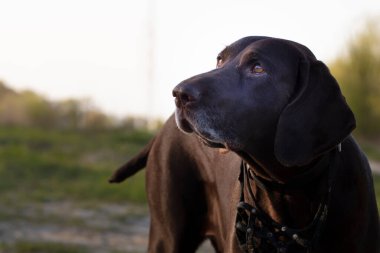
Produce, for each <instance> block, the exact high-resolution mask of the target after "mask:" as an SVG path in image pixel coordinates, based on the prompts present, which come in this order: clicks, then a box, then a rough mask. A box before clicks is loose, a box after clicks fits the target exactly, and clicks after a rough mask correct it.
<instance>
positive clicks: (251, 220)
mask: <svg viewBox="0 0 380 253" xmlns="http://www.w3.org/2000/svg"><path fill="white" fill-rule="evenodd" d="M337 151H339V152H341V148H340V146H338V149H337V150H334V151H331V152H330V154H329V155H328V159H326V160H327V163H318V164H317V165H316V166H315V167H320V166H327V169H328V170H329V178H328V189H327V191H326V193H325V194H324V196H323V197H322V200H321V202H320V203H319V207H318V210H317V212H316V213H315V215H314V218H313V220H312V221H311V222H310V223H309V225H307V226H306V227H304V228H301V229H296V228H290V227H288V226H286V225H285V224H280V223H277V222H276V221H274V220H273V219H272V218H271V217H270V216H269V215H267V214H266V213H265V212H264V211H263V210H262V209H261V208H260V207H259V205H258V201H257V200H256V198H255V195H254V194H253V191H252V188H251V184H250V179H253V180H254V181H255V183H256V184H257V185H258V186H259V187H260V188H262V189H263V190H266V191H268V190H270V187H268V186H267V185H266V182H263V181H262V180H260V179H259V178H258V177H255V176H253V177H252V174H251V173H250V172H249V168H248V166H247V164H246V163H245V162H242V163H241V168H240V170H241V171H240V176H239V181H240V183H241V196H240V203H239V204H238V206H237V217H236V236H237V239H238V243H239V246H240V248H241V249H242V251H243V252H245V253H264V252H265V253H286V252H289V250H290V249H296V248H297V249H298V250H299V251H300V252H308V253H309V252H311V250H312V249H313V247H314V246H315V243H316V242H317V241H318V238H319V236H320V233H321V231H322V227H323V225H324V223H325V221H326V217H327V214H328V210H329V203H330V195H331V191H332V187H333V182H334V178H335V174H336V171H335V170H336V169H335V168H337V164H336V162H337V161H336V160H337V158H338V153H337ZM322 159H323V158H322ZM333 160H334V161H333ZM314 169H317V168H314ZM284 186H286V185H284ZM245 187H247V190H248V193H249V195H250V197H251V199H252V200H253V205H251V204H249V203H247V202H246V201H245V197H244V189H245Z"/></svg>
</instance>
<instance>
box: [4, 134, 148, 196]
mask: <svg viewBox="0 0 380 253" xmlns="http://www.w3.org/2000/svg"><path fill="white" fill-rule="evenodd" d="M150 138H151V134H149V133H147V132H142V131H133V132H131V131H129V132H127V131H121V130H114V131H110V130H109V131H102V132H100V131H98V132H82V131H59V130H46V129H45V130H42V129H25V128H24V129H23V128H17V129H15V128H0V178H1V180H0V201H9V200H17V201H28V202H33V201H49V200H65V199H69V200H74V201H89V202H90V201H135V202H145V186H144V171H142V172H140V173H139V174H137V175H136V176H134V177H132V178H130V179H129V180H128V181H127V183H125V184H122V185H111V184H109V183H108V182H107V180H108V178H109V177H110V176H111V174H112V172H113V171H114V170H115V169H116V168H118V167H119V166H120V165H122V164H123V163H124V162H125V161H127V160H128V159H129V158H130V157H131V156H133V155H134V154H135V153H137V152H138V150H140V149H141V148H142V147H143V145H144V144H145V143H146V142H147V141H148V140H149V139H150Z"/></svg>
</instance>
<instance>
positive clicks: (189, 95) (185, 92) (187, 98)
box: [173, 83, 199, 108]
mask: <svg viewBox="0 0 380 253" xmlns="http://www.w3.org/2000/svg"><path fill="white" fill-rule="evenodd" d="M173 97H175V105H176V106H177V107H178V108H181V107H185V106H187V105H189V104H190V103H194V102H196V101H197V100H198V98H199V91H198V90H197V89H195V88H194V87H192V85H189V84H186V83H180V84H178V85H177V86H176V87H175V88H174V89H173Z"/></svg>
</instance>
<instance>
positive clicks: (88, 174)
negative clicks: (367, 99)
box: [0, 127, 380, 253]
mask: <svg viewBox="0 0 380 253" xmlns="http://www.w3.org/2000/svg"><path fill="white" fill-rule="evenodd" d="M151 137H152V134H151V133H148V132H144V131H122V130H112V131H111V130H105V131H97V132H84V131H78V130H76V131H74V130H72V131H68V130H66V131H59V130H53V129H50V130H49V129H37V128H28V129H27V128H1V127H0V204H1V205H0V206H1V207H2V208H1V209H0V221H9V220H24V221H28V222H30V224H49V223H53V224H57V225H58V226H60V224H61V225H62V226H64V225H67V226H70V227H81V228H84V227H86V226H89V225H88V224H87V223H86V222H84V221H83V220H80V219H77V218H75V217H72V216H70V215H66V216H67V217H65V218H62V217H60V216H59V215H58V216H57V215H54V214H49V215H48V214H47V213H46V212H44V211H41V210H42V209H41V210H40V209H38V208H39V207H41V208H42V206H44V205H45V204H46V203H48V202H60V201H69V202H70V203H74V205H80V206H82V207H88V208H90V209H91V210H97V208H98V207H99V206H98V205H99V203H102V204H104V203H125V202H127V201H130V202H135V203H146V197H145V185H144V184H145V180H144V172H145V171H144V170H142V171H141V172H139V173H138V174H137V175H135V176H133V177H131V178H129V179H128V181H126V182H125V183H124V184H121V185H120V184H116V185H112V184H109V183H108V181H107V180H108V178H109V177H110V176H111V174H112V172H113V171H114V170H115V169H116V168H118V167H119V166H120V165H122V164H123V163H124V162H126V161H127V160H128V159H129V158H131V157H132V156H133V155H134V154H136V153H137V152H138V151H139V150H140V149H141V148H142V147H143V146H144V145H145V143H147V141H148V140H149V139H150V138H151ZM361 145H362V147H363V149H364V150H365V152H366V153H367V154H368V156H369V157H370V158H371V159H375V160H379V161H380V147H379V146H378V145H374V144H371V143H367V142H361ZM374 184H375V191H376V195H377V196H378V198H377V204H378V206H379V207H380V175H374ZM28 205H32V206H34V207H35V208H34V209H33V208H32V209H31V208H30V207H29V206H28ZM25 209H28V210H35V212H41V215H40V216H38V214H36V215H31V214H30V211H29V213H28V212H22V211H23V210H25ZM114 215H116V216H115V217H112V219H120V222H123V221H124V220H125V215H124V213H122V214H120V217H117V215H119V214H114ZM86 224H87V225H86ZM89 229H91V230H93V229H95V228H92V227H91V228H89ZM99 232H100V231H99ZM45 252H46V253H47V252H48V253H88V252H92V250H91V248H88V247H84V246H79V245H72V244H67V243H65V244H62V243H56V242H44V241H42V242H41V241H25V240H21V241H17V240H16V241H13V242H7V243H4V242H0V253H45ZM111 252H112V253H117V252H116V251H111Z"/></svg>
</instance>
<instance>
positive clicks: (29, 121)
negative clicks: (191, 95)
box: [0, 18, 380, 139]
mask: <svg viewBox="0 0 380 253" xmlns="http://www.w3.org/2000/svg"><path fill="white" fill-rule="evenodd" d="M328 65H329V67H330V69H331V72H332V74H333V75H334V76H335V77H336V79H337V80H338V82H339V84H340V86H341V88H342V91H343V94H344V96H345V97H346V99H347V102H348V104H349V105H350V107H351V108H352V110H353V111H354V114H355V117H356V121H357V129H356V130H355V134H357V135H360V136H361V137H365V138H374V137H375V138H376V139H377V138H380V18H377V19H372V20H370V21H369V22H368V23H367V26H366V28H365V29H364V30H363V31H362V32H361V33H360V34H359V35H357V36H356V37H354V38H352V40H351V41H349V42H348V43H347V45H346V46H345V47H344V49H343V50H342V53H341V55H339V56H338V57H337V58H336V59H335V60H334V61H333V62H330V63H329V64H328ZM1 125H2V126H36V127H47V128H52V127H53V128H59V129H60V128H61V129H66V128H70V129H72V128H74V129H104V128H119V127H122V128H132V129H133V128H148V127H149V128H152V123H151V122H148V120H146V119H144V118H135V117H127V118H125V119H116V118H114V117H112V116H109V115H107V114H105V113H103V112H102V111H101V110H99V109H97V108H96V107H95V106H94V105H93V104H92V103H91V102H90V101H89V100H86V99H83V100H77V99H68V100H63V101H50V100H48V99H46V98H44V97H43V96H41V95H38V94H36V93H34V92H32V91H21V92H16V91H14V90H12V89H10V88H9V87H7V86H6V85H5V84H4V83H3V82H1V81H0V126H1ZM160 125H161V123H160V122H157V123H155V124H154V126H153V128H157V127H159V126H160Z"/></svg>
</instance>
